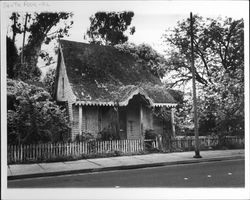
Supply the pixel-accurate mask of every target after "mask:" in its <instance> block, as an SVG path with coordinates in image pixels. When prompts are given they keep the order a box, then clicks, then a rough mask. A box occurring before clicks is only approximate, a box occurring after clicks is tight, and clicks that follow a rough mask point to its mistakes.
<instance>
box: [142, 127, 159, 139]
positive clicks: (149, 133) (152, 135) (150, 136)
mask: <svg viewBox="0 0 250 200" xmlns="http://www.w3.org/2000/svg"><path fill="white" fill-rule="evenodd" d="M157 136H158V134H157V133H156V132H155V131H154V130H152V129H147V130H145V139H152V140H155V139H156V138H157Z"/></svg>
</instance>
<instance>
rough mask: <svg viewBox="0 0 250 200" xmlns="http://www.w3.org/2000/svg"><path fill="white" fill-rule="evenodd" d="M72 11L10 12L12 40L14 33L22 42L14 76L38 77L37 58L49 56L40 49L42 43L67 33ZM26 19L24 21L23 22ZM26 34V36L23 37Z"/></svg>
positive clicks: (39, 73) (23, 77)
mask: <svg viewBox="0 0 250 200" xmlns="http://www.w3.org/2000/svg"><path fill="white" fill-rule="evenodd" d="M71 17H72V13H67V12H54V13H51V12H41V13H36V12H35V13H24V14H21V13H12V15H11V17H10V20H11V22H12V26H11V27H12V33H13V39H12V41H13V42H14V43H15V42H16V41H15V38H16V35H18V34H19V35H20V34H22V35H20V36H21V37H22V40H23V41H24V42H26V40H27V42H26V43H24V46H22V47H21V53H20V54H19V57H20V58H21V57H22V55H23V58H24V59H23V61H22V59H20V58H19V59H18V61H17V62H16V63H15V65H16V76H14V77H11V78H19V79H21V80H28V79H38V78H40V75H41V71H40V70H39V69H38V67H37V62H38V58H39V57H41V58H42V59H44V60H45V61H46V60H48V61H50V60H51V58H50V57H49V54H48V53H47V52H43V51H41V47H42V45H43V44H49V43H50V42H51V41H52V40H53V39H56V38H62V37H63V36H65V35H68V31H69V29H70V28H71V26H72V24H73V21H69V20H70V18H71ZM25 21H26V23H25ZM26 35H27V38H26V37H25V36H26ZM21 61H22V62H21Z"/></svg>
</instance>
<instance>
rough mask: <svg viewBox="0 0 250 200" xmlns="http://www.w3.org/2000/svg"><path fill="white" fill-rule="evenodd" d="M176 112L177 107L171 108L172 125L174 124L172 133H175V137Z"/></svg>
mask: <svg viewBox="0 0 250 200" xmlns="http://www.w3.org/2000/svg"><path fill="white" fill-rule="evenodd" d="M174 113H175V108H171V125H172V133H173V137H175V121H174Z"/></svg>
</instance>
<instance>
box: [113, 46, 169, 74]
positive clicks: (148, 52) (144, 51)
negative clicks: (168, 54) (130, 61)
mask: <svg viewBox="0 0 250 200" xmlns="http://www.w3.org/2000/svg"><path fill="white" fill-rule="evenodd" d="M114 47H115V48H116V49H118V50H119V51H121V52H123V53H128V54H130V55H132V56H133V57H135V58H136V59H137V60H138V61H139V62H142V63H143V64H144V66H145V68H146V69H149V70H150V72H151V73H152V74H153V75H154V76H156V77H158V78H163V76H164V75H165V72H166V64H167V61H166V59H165V58H164V56H163V55H161V54H159V53H158V52H157V51H156V50H154V49H153V48H152V47H151V46H150V45H148V44H140V45H135V44H133V43H127V42H126V43H124V44H117V45H115V46H114Z"/></svg>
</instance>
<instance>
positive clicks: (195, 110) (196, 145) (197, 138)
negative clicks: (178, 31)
mask: <svg viewBox="0 0 250 200" xmlns="http://www.w3.org/2000/svg"><path fill="white" fill-rule="evenodd" d="M190 29H191V31H190V34H191V68H192V81H193V105H194V133H195V155H194V158H201V155H200V149H199V133H198V120H197V102H196V88H195V72H194V45H193V40H194V36H193V17H192V12H191V13H190Z"/></svg>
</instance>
